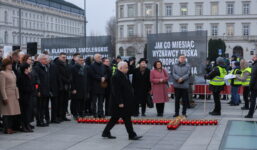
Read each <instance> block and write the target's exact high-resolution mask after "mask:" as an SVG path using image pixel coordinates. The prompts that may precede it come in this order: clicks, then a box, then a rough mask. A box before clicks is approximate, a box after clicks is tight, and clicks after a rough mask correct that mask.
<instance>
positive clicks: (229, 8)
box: [227, 2, 234, 15]
mask: <svg viewBox="0 0 257 150" xmlns="http://www.w3.org/2000/svg"><path fill="white" fill-rule="evenodd" d="M227 14H228V15H233V14H234V3H231V2H229V3H227Z"/></svg>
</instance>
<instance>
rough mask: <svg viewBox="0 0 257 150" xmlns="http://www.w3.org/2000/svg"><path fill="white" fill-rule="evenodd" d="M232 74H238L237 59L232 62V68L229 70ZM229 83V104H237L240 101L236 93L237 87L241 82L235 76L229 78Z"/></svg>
mask: <svg viewBox="0 0 257 150" xmlns="http://www.w3.org/2000/svg"><path fill="white" fill-rule="evenodd" d="M230 74H232V75H240V74H241V71H240V63H239V62H238V61H234V62H232V70H231V72H230ZM229 82H230V85H231V103H230V105H231V106H238V105H239V103H240V95H239V93H238V89H239V88H240V86H241V85H242V82H241V81H239V80H238V79H237V78H234V79H231V80H229Z"/></svg>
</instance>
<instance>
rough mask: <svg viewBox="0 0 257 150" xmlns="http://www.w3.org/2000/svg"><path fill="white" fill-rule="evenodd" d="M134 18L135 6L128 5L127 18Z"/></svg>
mask: <svg viewBox="0 0 257 150" xmlns="http://www.w3.org/2000/svg"><path fill="white" fill-rule="evenodd" d="M134 16H135V5H134V4H129V5H128V17H134Z"/></svg>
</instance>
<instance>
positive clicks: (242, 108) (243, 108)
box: [241, 107, 249, 110]
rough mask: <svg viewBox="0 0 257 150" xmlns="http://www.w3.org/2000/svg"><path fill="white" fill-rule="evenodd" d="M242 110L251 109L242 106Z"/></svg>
mask: <svg viewBox="0 0 257 150" xmlns="http://www.w3.org/2000/svg"><path fill="white" fill-rule="evenodd" d="M241 110H249V108H247V107H241Z"/></svg>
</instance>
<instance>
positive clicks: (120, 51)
mask: <svg viewBox="0 0 257 150" xmlns="http://www.w3.org/2000/svg"><path fill="white" fill-rule="evenodd" d="M119 55H120V56H124V49H123V48H122V47H120V48H119Z"/></svg>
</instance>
